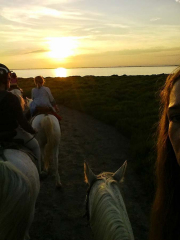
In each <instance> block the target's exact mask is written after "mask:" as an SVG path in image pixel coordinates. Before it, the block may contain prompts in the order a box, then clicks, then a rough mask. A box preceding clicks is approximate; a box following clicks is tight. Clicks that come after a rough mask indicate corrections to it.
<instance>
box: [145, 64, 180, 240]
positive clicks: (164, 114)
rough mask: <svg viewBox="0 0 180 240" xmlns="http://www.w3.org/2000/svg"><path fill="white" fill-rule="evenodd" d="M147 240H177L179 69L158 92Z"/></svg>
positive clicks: (179, 200) (179, 206)
mask: <svg viewBox="0 0 180 240" xmlns="http://www.w3.org/2000/svg"><path fill="white" fill-rule="evenodd" d="M155 166H156V183H157V189H156V194H155V200H154V203H153V206H152V213H151V225H150V240H174V239H180V67H179V68H178V69H176V70H175V71H174V72H173V73H172V74H170V75H169V76H168V77H167V79H166V82H165V86H164V88H163V90H162V92H161V117H160V122H159V128H158V141H157V161H156V165H155Z"/></svg>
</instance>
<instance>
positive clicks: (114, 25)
mask: <svg viewBox="0 0 180 240" xmlns="http://www.w3.org/2000/svg"><path fill="white" fill-rule="evenodd" d="M106 25H107V26H109V27H113V28H129V26H127V25H124V24H115V23H108V24H106Z"/></svg>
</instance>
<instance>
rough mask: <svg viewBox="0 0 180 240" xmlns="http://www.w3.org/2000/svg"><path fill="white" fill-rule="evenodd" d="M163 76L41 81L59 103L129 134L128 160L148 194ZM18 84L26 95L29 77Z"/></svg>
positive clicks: (151, 191) (164, 77)
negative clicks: (129, 155)
mask: <svg viewBox="0 0 180 240" xmlns="http://www.w3.org/2000/svg"><path fill="white" fill-rule="evenodd" d="M166 77H167V75H165V74H161V75H151V76H126V75H124V76H111V77H94V76H85V77H80V76H73V77H67V78H46V79H45V80H46V84H45V85H46V86H47V87H50V89H51V91H52V94H53V96H54V98H55V99H56V101H57V102H58V103H59V104H62V105H64V106H67V107H70V108H73V109H77V110H79V111H82V112H85V113H87V114H90V115H92V116H94V117H95V118H97V119H99V120H101V121H103V122H105V123H107V124H110V125H112V126H114V127H115V128H116V129H117V130H118V131H119V132H120V133H121V134H123V135H124V136H126V137H127V138H129V140H130V146H131V147H130V153H131V159H132V161H131V164H132V165H133V167H134V169H135V171H136V172H137V174H138V175H139V177H140V178H141V180H142V182H143V183H144V186H145V187H146V188H148V189H149V192H150V194H151V193H153V192H154V162H155V159H156V151H155V144H156V137H155V132H156V126H157V123H158V115H159V97H158V96H159V90H160V89H161V87H162V86H163V85H164V82H165V79H166ZM19 85H20V87H21V88H23V90H24V93H25V95H27V96H28V97H30V92H31V89H32V88H33V87H34V83H33V79H32V78H31V79H19ZM151 195H152V194H151Z"/></svg>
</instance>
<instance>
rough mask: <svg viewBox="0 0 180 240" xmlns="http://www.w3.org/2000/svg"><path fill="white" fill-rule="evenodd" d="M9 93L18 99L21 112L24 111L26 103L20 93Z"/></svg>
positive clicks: (16, 91)
mask: <svg viewBox="0 0 180 240" xmlns="http://www.w3.org/2000/svg"><path fill="white" fill-rule="evenodd" d="M10 92H12V93H13V94H14V95H16V96H17V97H18V99H19V102H20V104H21V107H22V110H23V111H24V110H25V105H26V103H25V101H24V98H23V97H22V92H21V91H20V90H19V89H13V90H11V91H10Z"/></svg>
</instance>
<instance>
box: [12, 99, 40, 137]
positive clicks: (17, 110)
mask: <svg viewBox="0 0 180 240" xmlns="http://www.w3.org/2000/svg"><path fill="white" fill-rule="evenodd" d="M13 98H14V99H13V111H14V115H15V118H16V120H17V122H18V123H19V125H20V126H21V127H22V128H23V129H24V130H25V131H26V132H29V133H31V134H35V133H36V131H35V130H34V129H33V128H32V126H31V124H30V123H29V122H28V121H27V120H26V118H25V117H24V114H23V111H22V108H21V105H20V102H19V99H18V98H17V96H15V95H14V96H13Z"/></svg>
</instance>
